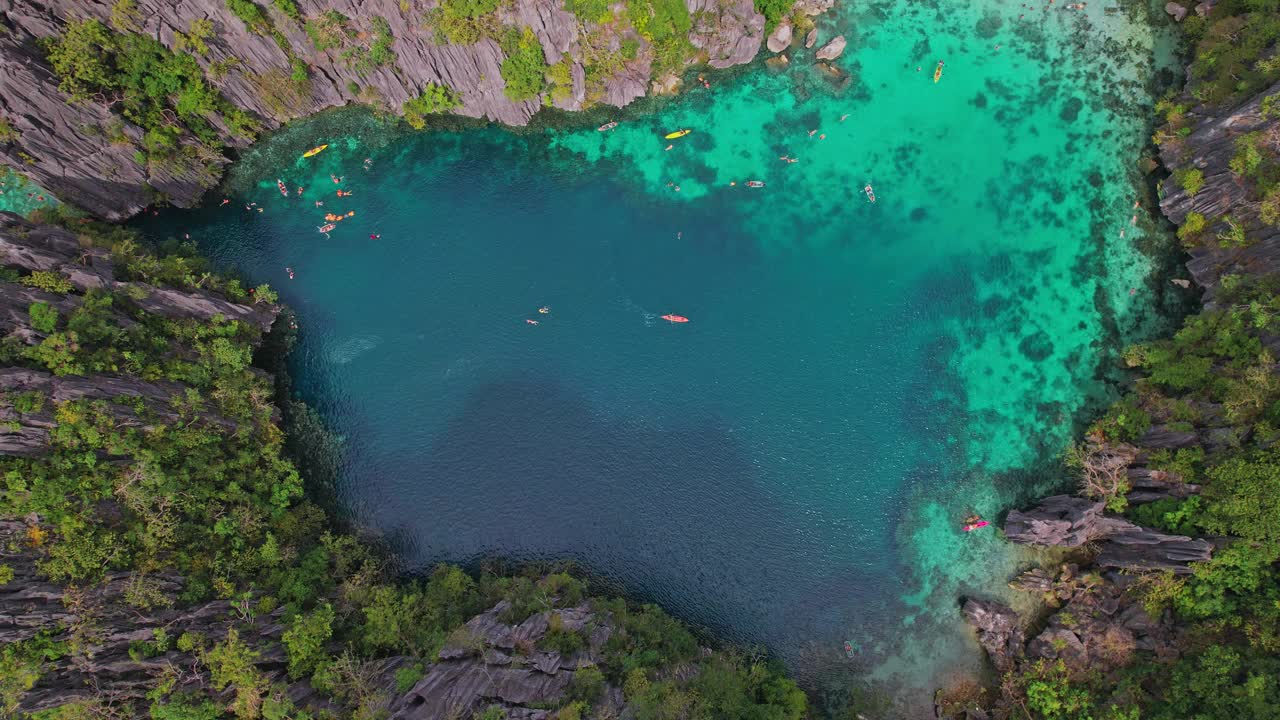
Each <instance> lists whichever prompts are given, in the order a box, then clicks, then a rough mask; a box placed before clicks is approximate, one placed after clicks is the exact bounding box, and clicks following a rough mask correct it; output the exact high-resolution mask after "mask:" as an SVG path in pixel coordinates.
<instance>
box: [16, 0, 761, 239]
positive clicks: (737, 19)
mask: <svg viewBox="0 0 1280 720" xmlns="http://www.w3.org/2000/svg"><path fill="white" fill-rule="evenodd" d="M685 1H686V3H687V7H688V9H689V12H690V14H691V16H692V17H693V19H694V26H693V29H692V30H691V31H690V33H689V40H690V42H691V43H692V44H693V46H694V47H695V48H697V49H698V50H699V51H700V52H701V57H700V58H698V59H700V60H701V61H704V62H709V63H710V64H711V65H712V66H713V67H717V68H724V67H730V66H732V65H738V64H743V63H747V62H750V61H751V60H752V59H753V58H754V57H755V55H756V53H757V52H758V51H759V49H760V44H761V42H762V41H763V35H764V17H763V16H762V15H760V14H759V13H757V12H756V11H755V8H754V6H753V4H752V0H723V1H719V2H708V0H685ZM114 5H115V3H113V2H110V1H108V0H0V24H2V25H3V28H4V30H5V32H3V33H0V88H3V90H2V91H0V118H3V119H4V120H5V121H6V122H7V123H8V124H9V125H10V126H11V127H12V128H13V130H15V131H16V135H17V138H16V140H13V141H11V142H7V143H6V142H4V141H3V140H0V158H3V160H4V161H5V162H6V163H7V164H9V165H11V166H12V167H14V168H16V169H17V170H19V171H20V172H23V173H25V174H27V175H28V176H30V177H31V178H32V180H34V181H35V182H36V183H38V184H39V185H41V186H43V187H45V188H46V189H48V190H50V191H51V192H53V193H54V194H55V195H56V196H58V197H59V198H60V199H62V200H63V201H66V202H69V203H72V204H74V205H77V206H80V207H82V208H84V209H87V210H89V211H91V212H93V213H94V214H96V215H98V216H101V217H104V218H107V219H113V220H115V219H121V218H125V217H129V216H130V215H133V214H134V213H136V212H138V211H139V210H140V209H141V208H143V207H145V206H146V205H148V204H150V203H151V202H154V201H155V200H157V199H160V198H163V199H166V200H168V201H169V202H172V203H174V204H176V205H179V206H189V205H192V204H194V203H195V202H196V201H197V200H198V199H199V197H200V196H201V194H202V193H203V192H204V191H205V190H206V189H207V188H209V187H211V186H212V185H213V184H214V183H216V181H217V179H218V177H219V175H220V166H221V164H222V163H223V162H225V159H222V158H207V161H206V162H203V163H197V164H190V165H189V166H172V165H170V164H157V163H145V162H143V161H140V159H139V158H137V157H135V150H136V149H137V147H138V145H139V142H140V139H141V137H142V135H143V132H142V129H141V128H139V127H137V126H135V125H133V124H132V123H129V122H122V121H121V119H120V118H119V117H118V115H117V114H116V113H113V112H112V111H111V110H110V109H109V107H108V106H107V105H105V104H103V103H101V102H93V101H90V102H81V103H72V102H69V98H68V97H67V96H66V95H64V94H63V93H61V92H59V90H58V82H57V80H56V78H55V77H54V76H53V74H52V72H51V71H50V69H49V67H48V66H47V64H46V62H45V54H44V52H43V51H42V50H41V48H40V47H39V41H40V39H41V38H48V37H53V36H57V35H59V34H60V33H61V31H62V29H63V28H64V27H65V25H66V23H67V22H68V20H72V19H80V18H96V19H98V20H101V21H103V22H104V23H110V22H111V21H112V8H113V6H114ZM296 5H297V7H298V9H299V11H300V13H301V15H302V17H303V19H304V20H305V19H307V18H316V17H318V16H320V15H321V14H322V13H325V12H327V11H337V12H339V13H342V14H343V15H345V16H346V17H347V18H348V19H349V22H350V24H351V25H352V27H351V32H352V33H353V37H354V38H355V42H356V43H359V44H364V45H367V44H368V43H369V42H370V40H371V38H372V36H373V20H374V18H381V19H382V20H384V21H385V22H386V26H387V27H388V28H389V29H390V32H391V35H392V36H393V38H394V41H393V43H392V49H393V50H394V53H395V62H394V63H393V64H390V65H384V66H377V67H372V68H371V67H368V66H360V65H358V64H357V63H353V62H351V61H350V59H349V58H344V57H343V52H341V51H340V49H336V48H335V49H327V50H324V51H321V50H317V49H316V48H315V45H314V44H313V43H312V41H311V40H310V39H309V37H308V35H307V33H306V32H305V30H304V26H303V24H302V23H300V22H298V21H296V20H294V19H291V18H289V17H288V16H286V15H285V14H283V13H281V12H280V11H279V10H277V9H276V8H275V7H274V6H273V5H272V4H271V3H269V2H263V3H260V7H261V9H262V11H263V12H265V13H266V14H267V15H268V16H269V18H270V21H271V24H272V26H273V27H274V30H276V31H278V32H279V34H280V37H281V38H283V41H284V42H283V44H285V45H287V47H288V48H289V52H288V53H286V51H285V49H284V48H283V47H281V44H280V43H278V42H277V41H276V40H274V39H273V38H272V37H270V36H268V35H267V34H264V33H262V32H255V31H254V30H251V29H249V28H248V27H246V25H245V23H244V22H242V21H241V20H240V19H239V18H237V17H236V16H235V15H234V14H233V13H232V12H231V10H230V9H229V7H228V5H227V4H226V3H224V2H204V3H193V2H181V1H179V0H137V2H136V12H135V13H133V17H134V18H136V20H134V21H133V22H134V23H135V24H136V28H134V29H135V30H136V31H137V32H140V33H142V34H145V35H147V36H150V37H154V38H155V39H157V40H158V41H159V42H160V43H162V44H163V45H165V46H166V47H169V48H175V47H179V46H180V44H181V43H182V42H183V40H182V39H181V37H180V35H181V34H184V33H189V32H190V29H191V27H192V23H194V22H196V21H207V22H210V23H212V28H213V32H212V36H211V37H209V38H208V39H207V40H205V41H204V42H205V44H206V45H207V48H208V50H207V52H203V53H193V57H195V58H196V60H197V61H198V62H199V64H200V66H201V67H202V68H203V69H204V70H205V72H206V75H207V77H209V79H210V81H211V82H212V83H213V85H214V86H215V87H216V88H217V89H218V90H219V91H220V92H221V93H222V95H223V96H224V97H226V98H227V100H229V101H230V102H231V103H232V104H233V105H234V106H236V107H239V108H242V109H244V110H246V111H248V112H250V113H251V114H252V115H253V116H254V117H256V118H257V119H259V120H260V122H261V124H262V126H263V127H264V128H266V129H271V128H274V127H277V126H279V125H280V124H281V123H283V122H287V121H288V120H291V119H294V118H298V117H302V116H305V115H310V114H313V113H316V112H319V111H321V110H324V109H326V108H332V107H338V106H342V105H345V104H349V103H369V104H373V105H376V106H380V107H383V108H386V109H388V110H390V111H392V112H400V109H401V106H402V104H403V103H404V102H405V101H406V100H409V99H411V98H414V97H417V96H418V95H419V93H420V92H421V91H422V89H423V88H424V87H425V86H427V85H428V84H437V85H443V86H447V87H449V88H451V89H452V90H454V91H455V92H456V93H458V95H459V98H460V100H461V103H462V105H461V107H460V108H457V109H456V110H455V112H457V113H458V114H460V115H464V116H467V117H474V118H485V119H488V120H493V121H496V122H501V123H505V124H508V125H523V124H525V123H527V122H528V121H529V119H530V118H531V117H533V115H534V113H536V112H537V111H538V110H539V109H540V108H541V107H543V105H545V104H555V105H558V106H559V107H562V108H565V109H570V110H577V109H581V108H582V107H584V106H585V105H587V104H590V103H594V102H601V103H604V104H609V105H615V106H618V107H621V106H624V105H626V104H628V103H630V102H632V101H633V100H635V99H636V98H638V97H641V96H643V95H644V94H645V93H646V92H647V90H648V88H649V85H650V81H652V80H654V78H653V77H652V74H653V73H652V60H653V49H652V47H651V46H650V45H649V44H648V43H647V42H645V41H644V39H643V38H642V37H640V36H639V35H638V34H637V33H635V31H634V30H630V29H624V30H619V29H617V28H607V27H603V26H596V25H595V24H590V25H589V26H588V25H585V24H583V23H582V22H580V21H579V20H578V18H577V17H575V16H574V15H573V14H571V13H569V12H566V11H565V10H564V8H563V6H562V4H561V2H560V0H512V2H511V3H509V4H508V5H506V6H505V7H504V8H503V9H501V10H500V11H499V13H498V18H499V20H500V22H501V23H502V25H503V26H505V27H513V28H528V29H530V30H531V31H532V32H533V33H534V35H535V36H536V37H537V39H538V42H539V43H540V44H541V46H542V51H543V53H544V55H545V57H546V60H547V62H548V64H555V63H558V62H560V61H561V59H562V58H564V57H568V58H569V59H570V61H571V68H570V77H571V81H572V87H571V88H570V89H569V91H568V92H567V93H566V94H563V95H558V96H557V98H556V100H555V101H554V103H553V102H552V100H551V97H550V95H549V94H544V95H542V96H540V97H535V98H533V99H530V100H525V101H514V100H511V99H510V98H508V97H507V96H506V95H505V94H504V93H503V90H504V87H505V86H504V82H503V78H502V74H501V64H502V61H503V59H504V53H503V51H502V48H501V47H500V46H499V44H498V43H497V42H495V41H494V40H492V39H490V38H481V39H480V40H478V41H477V42H475V43H473V44H470V45H458V44H450V43H447V42H444V41H443V39H442V38H440V37H437V36H435V35H434V33H433V31H432V29H431V28H430V27H429V26H428V23H427V21H426V18H427V17H428V15H427V13H429V12H430V11H431V10H432V9H434V8H435V7H437V3H436V2H433V1H431V0H428V1H425V2H424V1H423V0H412V1H410V0H297V3H296ZM117 24H119V23H118V22H117ZM626 39H630V40H631V41H633V42H636V43H637V44H638V45H639V48H640V49H639V51H638V53H637V54H636V57H635V59H634V60H630V61H627V62H625V64H624V66H623V67H622V69H620V70H618V71H616V72H614V73H613V74H612V75H610V76H609V77H607V78H606V79H605V80H604V84H603V88H601V89H599V90H598V93H597V95H598V96H596V97H590V96H589V95H588V92H587V88H586V85H585V83H586V72H585V63H588V62H589V60H588V59H587V57H586V56H587V54H588V53H589V52H598V49H596V50H589V49H588V47H587V45H588V40H589V41H590V44H591V45H592V46H603V47H604V48H605V49H606V50H612V51H617V50H618V49H619V48H620V47H621V44H622V42H623V40H626ZM291 55H292V56H293V57H294V58H297V59H298V60H301V62H302V63H304V64H305V66H306V68H307V72H308V75H309V81H308V82H307V83H305V87H301V88H298V87H291V86H288V84H287V83H286V82H284V81H285V80H287V79H288V77H289V75H290V73H291V69H292V68H291V61H292V58H291ZM664 84H665V83H664ZM286 89H287V90H288V91H287V92H286V91H285V90H286ZM221 134H222V135H223V140H224V141H225V142H226V143H227V144H228V145H231V146H235V145H243V144H244V142H245V140H244V139H242V138H237V137H234V136H233V135H232V134H231V133H229V132H226V131H225V129H224V131H223V132H222V133H221Z"/></svg>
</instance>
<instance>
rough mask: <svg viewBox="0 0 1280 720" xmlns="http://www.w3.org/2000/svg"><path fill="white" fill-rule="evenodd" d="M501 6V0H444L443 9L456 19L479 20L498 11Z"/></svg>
mask: <svg viewBox="0 0 1280 720" xmlns="http://www.w3.org/2000/svg"><path fill="white" fill-rule="evenodd" d="M501 4H502V2H501V0H443V2H442V3H441V7H443V8H444V10H445V12H447V13H449V14H450V15H454V16H456V17H464V18H478V17H480V16H482V15H488V14H489V13H491V12H493V11H494V10H497V9H498V6H499V5H501Z"/></svg>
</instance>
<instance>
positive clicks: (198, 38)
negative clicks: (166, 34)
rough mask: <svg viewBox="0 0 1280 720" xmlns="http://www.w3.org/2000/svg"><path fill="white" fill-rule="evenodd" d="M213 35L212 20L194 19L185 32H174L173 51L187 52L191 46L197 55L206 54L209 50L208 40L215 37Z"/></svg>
mask: <svg viewBox="0 0 1280 720" xmlns="http://www.w3.org/2000/svg"><path fill="white" fill-rule="evenodd" d="M213 36H214V32H213V22H212V21H210V20H205V19H204V18H199V19H196V20H192V21H191V25H190V26H189V27H188V28H187V31H186V32H185V33H181V32H179V33H174V41H173V51H174V52H185V51H186V50H187V48H190V49H191V50H193V51H194V52H195V53H196V54H197V55H206V54H208V52H209V45H208V41H209V40H211V39H213Z"/></svg>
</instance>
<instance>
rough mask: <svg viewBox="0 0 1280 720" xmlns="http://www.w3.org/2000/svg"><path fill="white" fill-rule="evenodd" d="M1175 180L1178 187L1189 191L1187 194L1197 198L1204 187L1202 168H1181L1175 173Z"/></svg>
mask: <svg viewBox="0 0 1280 720" xmlns="http://www.w3.org/2000/svg"><path fill="white" fill-rule="evenodd" d="M1173 179H1174V180H1175V181H1176V182H1177V183H1178V187H1181V188H1182V189H1183V190H1186V191H1187V194H1188V195H1190V196H1192V197H1195V194H1196V193H1198V192H1200V188H1202V187H1204V173H1203V172H1201V171H1200V168H1181V169H1179V170H1175V171H1174V172H1173Z"/></svg>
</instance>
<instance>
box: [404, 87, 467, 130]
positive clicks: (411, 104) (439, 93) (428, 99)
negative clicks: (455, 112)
mask: <svg viewBox="0 0 1280 720" xmlns="http://www.w3.org/2000/svg"><path fill="white" fill-rule="evenodd" d="M461 106H462V99H461V98H460V97H459V96H458V93H456V92H454V91H453V90H451V89H449V88H448V87H446V86H444V85H436V84H435V83H428V84H427V86H426V87H424V88H422V93H421V94H419V95H418V97H416V98H413V99H412V100H408V101H406V102H405V104H404V106H403V107H402V110H403V111H404V119H405V122H407V123H409V125H410V127H412V128H414V129H415V130H421V129H423V128H424V127H426V125H427V116H428V115H439V114H440V113H445V112H448V111H450V110H452V109H454V108H456V107H461Z"/></svg>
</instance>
